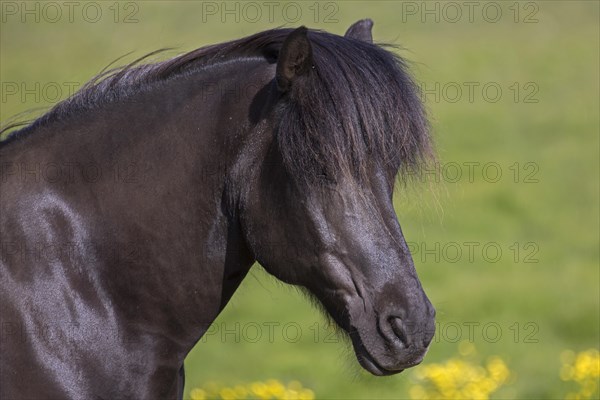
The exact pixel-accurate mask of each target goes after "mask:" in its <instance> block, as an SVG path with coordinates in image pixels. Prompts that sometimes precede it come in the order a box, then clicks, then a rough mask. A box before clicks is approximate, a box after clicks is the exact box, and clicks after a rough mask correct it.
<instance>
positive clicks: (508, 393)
mask: <svg viewBox="0 0 600 400" xmlns="http://www.w3.org/2000/svg"><path fill="white" fill-rule="evenodd" d="M3 3H6V2H3ZM29 4H33V3H29ZM82 4H83V3H82ZM98 4H101V7H102V10H103V12H104V13H106V14H105V16H103V18H102V19H101V20H100V21H99V22H97V23H88V22H86V21H84V20H83V19H82V18H81V12H79V13H77V12H76V13H75V14H74V16H75V18H74V21H73V22H69V21H68V20H67V19H66V17H64V18H62V19H61V20H60V21H58V22H56V23H49V22H47V21H44V20H43V19H42V20H41V21H40V22H39V23H36V22H35V21H33V18H31V17H29V18H28V20H27V21H26V22H25V23H22V22H21V21H20V20H19V19H18V17H14V16H12V15H6V14H3V15H2V24H1V29H0V33H1V38H0V45H1V47H0V74H1V76H0V78H1V79H0V80H1V81H2V82H3V84H4V83H6V82H16V83H18V84H19V85H20V84H21V83H22V82H25V83H26V84H28V85H29V87H31V86H33V85H34V84H35V83H36V82H39V84H40V87H42V88H43V87H47V86H44V85H48V83H50V82H56V83H58V84H59V85H62V84H63V83H64V82H80V83H83V82H85V81H87V80H88V79H89V78H90V77H91V76H93V75H94V74H96V73H97V72H99V71H100V70H101V69H102V68H103V67H104V66H105V65H106V64H108V63H109V62H111V61H112V60H114V59H116V58H117V57H119V56H121V55H123V54H126V53H128V52H130V51H135V53H134V55H132V56H129V57H128V58H126V60H132V59H133V58H134V57H135V56H139V55H143V54H145V53H146V52H149V51H152V50H154V49H156V48H161V47H170V46H176V47H178V48H179V49H180V50H181V51H184V50H191V49H193V48H196V47H200V46H203V45H206V44H212V43H217V42H220V41H223V40H228V39H234V38H238V37H241V36H244V35H248V34H252V33H255V32H257V31H260V30H263V29H266V28H270V27H275V26H281V25H286V26H297V25H300V24H306V25H307V26H309V27H313V28H321V29H326V30H328V31H331V32H334V33H338V34H343V32H344V31H345V29H346V28H347V27H348V26H349V25H350V23H352V22H354V21H355V20H357V19H360V18H364V17H371V18H373V19H374V21H375V27H374V37H375V39H376V40H377V41H380V42H388V43H395V44H399V45H402V46H403V47H404V50H402V51H401V54H402V55H403V56H405V57H406V58H408V59H410V60H411V61H412V62H413V68H414V72H415V75H416V77H417V80H418V81H419V82H422V83H423V84H424V85H425V87H426V88H429V89H431V88H433V87H435V84H436V82H439V84H440V87H443V86H444V85H446V84H448V83H452V82H455V83H458V84H459V85H461V86H462V88H463V95H462V97H460V99H459V100H458V101H456V102H452V101H449V100H452V99H451V97H453V96H454V92H451V91H450V88H449V89H448V92H447V93H446V94H447V96H443V95H442V96H441V98H440V100H439V101H436V99H435V98H434V96H433V95H428V96H427V106H428V108H429V111H430V114H431V118H432V125H433V130H434V134H435V138H436V143H437V149H438V152H439V158H440V161H441V163H442V164H444V163H446V164H447V163H457V164H459V165H462V173H463V177H462V179H460V180H459V181H458V182H456V183H453V182H449V181H448V179H442V182H440V183H434V184H433V185H427V184H422V185H416V186H414V187H411V188H408V189H400V190H399V191H398V194H397V195H396V197H395V206H396V210H397V213H398V216H399V220H400V222H401V225H402V227H403V230H404V232H405V235H406V237H407V240H408V241H410V242H413V243H419V244H420V245H419V246H420V247H419V248H418V249H416V250H417V251H415V254H414V258H415V263H416V265H417V269H418V272H419V274H420V277H421V280H422V283H423V286H424V287H425V289H426V291H427V293H428V295H429V297H430V298H431V300H432V302H433V304H434V305H435V306H436V308H437V310H438V318H437V320H438V322H439V327H440V328H441V329H440V330H439V331H438V335H437V336H436V340H435V341H434V343H433V344H432V346H431V349H430V351H429V353H428V355H427V357H426V359H425V361H424V362H425V363H432V362H438V361H443V360H446V359H447V358H449V357H452V356H454V355H455V354H456V352H457V345H458V343H457V342H456V340H458V339H461V340H469V339H473V341H474V343H475V346H476V348H477V349H478V351H479V354H480V356H481V357H482V359H484V358H485V357H487V356H491V355H500V356H502V357H503V358H504V359H505V360H506V362H507V363H508V365H509V368H510V369H511V371H512V372H513V376H512V378H511V382H510V384H509V385H507V386H505V387H503V388H502V389H501V390H500V391H498V392H497V393H496V394H495V395H494V397H495V398H518V399H523V398H562V397H564V395H565V393H566V392H567V391H568V390H569V389H571V388H572V387H571V386H570V385H569V384H567V383H564V382H561V381H560V379H559V376H558V373H559V369H560V365H561V363H560V359H559V354H560V352H561V351H562V350H564V349H573V350H583V349H586V348H590V347H596V348H597V347H598V343H599V338H600V329H599V317H598V315H599V247H598V246H599V228H598V226H599V215H598V209H599V186H598V185H599V181H600V180H599V176H598V175H599V142H598V139H599V125H598V124H599V104H598V98H599V78H598V71H599V26H598V24H599V22H598V21H599V17H600V15H599V3H598V2H596V1H540V2H535V3H532V4H534V6H537V9H538V11H537V12H536V13H535V15H534V18H536V19H537V22H533V23H524V22H523V19H524V18H525V16H526V15H527V14H529V13H530V12H532V10H535V8H532V7H534V6H528V5H527V4H528V3H520V4H518V7H519V9H520V11H521V12H520V15H519V22H515V20H514V17H515V16H514V11H513V9H511V8H510V7H513V8H514V2H512V1H511V2H498V3H497V4H499V5H500V6H501V9H502V12H503V16H502V18H501V19H500V21H498V22H496V23H490V22H487V21H485V19H484V18H483V17H482V14H481V10H482V8H483V6H484V5H485V3H478V4H479V5H478V6H477V8H476V9H475V13H474V21H473V22H470V21H469V20H468V16H467V15H463V17H462V18H461V19H460V20H459V21H458V22H456V23H451V22H448V21H445V20H444V18H443V17H444V13H443V10H444V9H443V8H442V7H444V3H440V4H439V5H438V7H440V10H441V14H440V17H441V18H440V21H439V22H436V21H435V20H434V18H433V17H432V16H429V17H427V19H426V21H424V22H423V21H421V16H419V15H417V16H408V15H406V13H403V10H404V11H406V4H404V5H403V3H402V2H394V1H372V2H358V1H344V2H337V3H334V4H335V5H337V11H336V12H335V15H334V16H333V17H334V18H336V19H337V20H338V22H324V21H323V19H324V16H325V15H324V14H325V13H326V12H327V13H328V12H330V11H332V10H334V11H335V8H332V6H329V5H327V4H326V3H320V4H318V7H319V9H320V10H321V15H319V17H318V18H317V20H316V21H315V16H314V13H313V12H312V11H311V9H310V8H309V7H311V6H312V7H314V3H313V2H298V3H297V4H299V5H300V6H301V10H302V11H303V15H302V18H301V20H300V21H299V22H297V23H287V22H286V20H285V19H283V18H282V14H281V13H280V12H276V13H275V18H274V21H273V22H269V21H268V19H267V17H266V16H263V18H261V19H260V21H259V22H256V23H253V22H249V21H244V18H241V20H240V22H239V23H236V22H235V21H233V17H228V21H227V22H226V23H223V22H221V18H220V17H219V16H217V17H209V18H207V19H206V20H205V21H203V18H202V2H197V1H179V2H177V1H175V2H166V1H148V2H138V3H136V4H137V5H138V11H137V13H136V15H135V16H134V18H136V19H137V20H138V22H137V23H132V24H125V23H122V19H123V14H121V15H120V17H119V20H120V21H121V22H119V23H115V22H114V21H113V17H114V14H109V13H110V12H111V10H109V6H111V4H113V2H100V3H98ZM220 4H221V3H217V5H219V6H220ZM240 4H242V3H240ZM259 4H260V2H259ZM278 4H280V5H283V4H284V3H278ZM413 4H414V5H416V6H417V7H419V8H421V7H425V6H427V7H430V8H433V7H436V6H435V3H434V2H428V3H427V4H426V5H425V4H424V3H422V2H414V3H413ZM458 4H462V3H458ZM529 4H531V3H529ZM118 6H119V8H120V10H121V13H125V12H126V11H131V10H132V8H128V9H125V6H126V4H125V3H121V4H119V5H118ZM229 6H230V7H235V6H234V5H231V4H230V5H229ZM31 7H34V6H31ZM403 7H404V9H403ZM526 7H528V8H526ZM477 10H479V11H477ZM450 11H452V10H450V9H446V12H447V13H450ZM462 11H463V12H465V13H466V8H463V9H462ZM453 15H454V14H446V17H447V18H446V19H448V18H452V17H453ZM403 19H404V21H403ZM463 82H478V83H479V87H478V88H477V89H476V90H475V92H474V98H473V101H472V102H471V101H469V99H468V96H467V93H466V87H465V86H464V85H463V84H462V83H463ZM488 82H496V83H497V84H498V85H499V86H500V87H501V88H502V91H503V93H502V98H501V99H499V100H498V101H497V102H494V103H492V102H488V101H485V100H484V98H483V94H482V86H483V85H484V84H486V83H488ZM515 82H517V83H518V85H519V87H520V90H521V93H520V96H519V98H518V99H517V100H518V101H515V99H514V91H512V90H511V89H510V88H509V87H510V86H511V85H512V84H514V83H515ZM528 82H533V83H534V85H536V86H535V87H537V88H538V89H539V90H538V91H537V93H536V94H535V95H533V99H536V100H538V101H537V102H536V103H525V102H523V100H524V97H525V95H526V94H527V93H529V92H530V91H531V90H526V89H525V88H524V85H525V84H526V83H528ZM5 87H6V86H3V89H4V88H5ZM529 88H530V87H529ZM489 93H492V92H491V91H490V92H489ZM20 94H21V93H19V95H10V96H9V95H7V94H6V93H3V94H2V103H1V109H0V119H1V120H2V121H3V122H6V121H7V120H8V118H9V117H11V116H13V115H15V114H17V113H20V112H22V111H25V110H29V109H32V108H36V107H47V106H49V105H50V104H49V103H48V102H47V101H45V100H44V99H43V98H41V99H39V101H37V100H38V99H35V98H34V96H32V95H29V96H27V97H26V98H25V101H22V99H21V98H20ZM492 94H493V93H492ZM64 95H66V90H65V93H64ZM64 95H63V97H64ZM37 113H38V114H39V111H38V112H37ZM33 115H36V113H35V112H34V114H33ZM467 162H479V163H480V166H479V167H476V168H475V169H474V176H473V180H472V181H471V180H470V179H468V176H466V174H467V172H468V170H467V167H466V166H465V164H464V163H467ZM489 162H494V163H497V165H499V166H500V168H501V170H502V177H501V178H500V180H499V181H498V182H496V183H491V182H488V181H487V180H486V179H484V178H486V177H487V178H490V177H492V178H493V176H492V175H493V174H491V172H493V171H492V170H488V172H490V175H489V176H488V175H486V176H485V177H484V176H483V175H482V168H481V166H482V165H483V164H485V163H489ZM515 163H518V165H519V168H518V169H519V171H520V176H519V179H518V182H515V179H514V178H515V177H514V168H513V169H511V168H510V167H511V166H512V165H514V164H515ZM526 163H534V164H531V165H534V166H535V168H536V169H535V170H533V169H527V168H530V167H526ZM527 165H530V164H527ZM532 171H533V172H534V175H533V176H532V177H533V178H534V179H535V180H537V182H525V176H526V175H527V174H528V173H531V172H532ZM488 180H489V179H488ZM451 242H452V243H458V244H459V245H460V247H461V249H462V251H463V255H462V257H461V258H460V259H459V260H457V261H456V262H451V261H452V260H451V258H453V257H454V253H453V252H451V250H452V249H451V248H449V247H447V246H449V245H448V244H449V243H451ZM465 242H477V243H479V245H478V246H477V247H476V248H475V252H474V257H473V259H470V258H469V255H468V254H467V250H468V248H467V247H466V245H465V244H464V243H465ZM423 243H424V244H425V246H427V248H429V249H434V248H435V243H439V245H440V249H443V248H444V246H446V249H447V250H448V253H446V257H444V254H443V253H442V254H441V257H440V259H439V260H436V259H435V258H436V256H435V254H429V253H426V254H423V252H422V249H423V247H422V246H423V245H422V244H423ZM486 243H496V244H497V246H499V247H500V248H501V249H502V252H503V253H502V256H501V257H500V259H499V260H498V261H497V262H489V261H486V259H485V258H484V257H483V255H482V247H483V245H484V244H486ZM513 243H518V244H519V247H520V254H519V256H518V257H517V260H515V259H514V256H515V254H514V251H513V250H511V247H510V246H511V245H512V244H513ZM528 243H533V246H537V247H529V248H527V249H526V248H524V246H525V245H527V244H528ZM535 248H537V249H538V251H537V253H536V254H535V255H534V256H533V258H534V259H537V260H538V262H537V263H527V262H524V261H525V256H526V255H527V254H528V253H530V252H531V251H532V249H535ZM492 250H493V249H492ZM438 254H439V253H438ZM488 254H491V256H493V252H492V251H491V250H490V253H488ZM237 323H239V324H240V325H239V327H240V329H239V333H240V338H239V340H237V339H236V337H235V335H234V334H232V333H229V334H226V335H225V336H224V337H223V336H222V335H221V333H222V332H221V331H222V330H223V328H226V329H229V330H230V331H235V326H236V325H235V324H237ZM270 323H274V324H275V323H278V324H279V325H278V326H274V327H273V337H272V340H270V338H269V329H268V327H267V324H270ZM528 323H531V324H530V325H526V324H528ZM215 324H216V326H217V327H218V328H219V332H217V333H211V334H209V335H207V336H206V337H205V338H204V339H203V340H202V341H201V342H200V343H199V344H198V345H197V346H196V347H195V348H194V350H193V351H192V353H191V354H190V355H189V357H188V359H187V362H186V372H187V392H188V393H189V390H190V388H192V387H195V386H199V385H202V384H203V383H206V382H209V381H216V382H219V383H222V384H226V385H233V384H236V383H243V382H250V381H254V380H265V379H268V378H275V379H280V380H282V381H288V380H292V379H298V380H300V381H301V382H302V383H303V384H304V385H305V386H308V387H310V388H312V389H313V390H314V391H315V392H316V394H317V397H318V398H353V399H366V398H394V399H398V398H406V397H407V396H408V388H409V387H410V385H411V384H412V382H413V381H412V380H411V372H405V373H403V374H400V375H397V376H393V377H387V378H374V377H370V376H368V375H367V374H366V373H364V372H363V371H361V370H360V368H359V367H358V366H357V363H356V361H355V360H354V356H353V353H352V351H351V350H350V349H349V347H348V345H347V343H345V342H343V341H340V340H336V339H335V336H334V340H333V341H331V340H325V336H326V335H327V334H328V333H329V332H330V330H328V329H327V328H326V326H325V322H324V318H322V316H321V315H320V314H319V312H318V311H317V310H315V309H314V308H313V307H312V306H311V305H310V304H309V301H307V299H305V298H303V296H302V295H300V294H299V293H298V292H297V291H295V290H292V289H290V288H289V287H287V286H285V285H283V284H280V283H278V282H277V281H275V279H274V278H271V277H270V276H268V275H267V274H266V273H265V272H264V271H262V270H261V268H260V267H259V266H255V267H253V269H252V271H251V273H250V274H249V276H248V277H247V279H246V280H245V281H244V283H243V284H242V286H241V287H240V289H239V290H238V292H237V293H236V294H235V296H234V297H233V299H232V300H231V302H230V304H229V305H228V306H227V307H226V309H225V310H224V311H223V313H222V314H221V315H220V316H219V318H218V320H217V321H216V322H215ZM286 324H288V325H286ZM290 324H295V325H290ZM314 324H317V325H318V326H319V328H318V330H317V332H319V337H318V338H316V337H315V325H314ZM468 324H471V325H472V326H474V329H473V335H472V337H470V331H469V328H468ZM486 324H487V325H486ZM515 324H516V325H515ZM257 325H258V326H260V328H261V334H262V336H261V337H260V338H259V339H258V340H251V339H254V338H255V335H256V326H257ZM284 326H286V327H287V331H285V332H284V329H283V328H284ZM457 326H458V327H459V328H460V329H459V330H458V331H457V330H456V329H455V328H456V327H457ZM484 326H487V327H488V330H487V331H484V330H483V327H484ZM297 327H300V328H301V330H302V334H301V337H300V339H299V340H298V341H294V340H286V337H287V338H288V339H294V337H295V335H296V328H297ZM494 327H500V328H501V330H502V332H501V335H500V337H499V338H498V340H497V341H493V340H490V339H493V338H494V336H496V331H495V329H494ZM534 329H535V331H534ZM517 332H518V336H516V333H517ZM284 333H286V334H287V336H285V334H284ZM530 333H533V336H531V337H529V339H533V340H534V341H535V342H531V340H526V336H527V334H530ZM486 334H487V339H486Z"/></svg>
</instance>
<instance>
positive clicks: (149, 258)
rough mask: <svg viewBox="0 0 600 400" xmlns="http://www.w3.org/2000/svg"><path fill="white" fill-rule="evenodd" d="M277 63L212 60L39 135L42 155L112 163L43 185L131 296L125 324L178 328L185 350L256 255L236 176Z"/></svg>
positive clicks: (117, 298) (110, 286)
mask: <svg viewBox="0 0 600 400" xmlns="http://www.w3.org/2000/svg"><path fill="white" fill-rule="evenodd" d="M271 69H272V68H270V67H268V65H267V64H266V63H265V62H259V61H257V60H247V61H243V60H240V61H238V62H229V63H226V64H224V65H220V66H218V68H217V67H215V68H206V69H205V70H203V71H200V72H198V73H192V74H189V75H185V76H181V77H177V78H173V79H171V80H169V81H167V82H165V83H164V84H162V85H157V88H156V89H152V90H147V91H144V92H140V93H138V94H137V95H133V96H131V97H128V98H126V99H124V100H120V101H117V102H114V103H110V104H105V105H103V106H101V107H99V108H97V109H94V110H91V111H88V112H86V113H83V114H81V115H78V116H73V117H72V118H68V119H62V120H61V121H58V122H56V123H55V124H54V125H52V124H49V125H47V126H45V127H43V128H40V129H43V130H46V131H48V132H47V134H46V135H43V134H39V135H35V134H32V138H35V136H37V137H38V138H39V143H40V145H38V146H37V147H36V148H37V150H36V151H35V152H34V151H30V152H29V156H31V159H35V158H38V162H39V160H40V159H41V160H44V161H42V162H46V163H51V162H58V163H59V165H81V166H88V169H90V167H89V166H90V165H94V166H95V169H96V170H98V171H100V174H99V176H96V177H94V178H93V179H90V178H89V177H88V179H87V181H86V180H85V179H84V180H83V181H81V180H76V181H75V182H69V184H65V183H64V182H60V183H59V184H52V185H45V186H46V187H41V188H40V190H42V191H48V190H50V191H52V192H53V195H55V196H56V195H58V196H60V197H62V198H63V200H64V201H63V203H65V204H68V205H69V208H70V210H71V211H74V212H76V213H77V214H78V215H79V218H80V220H81V221H83V225H82V224H81V223H80V226H84V227H85V229H84V232H78V233H77V234H78V235H83V236H85V237H84V238H71V239H72V240H73V239H74V240H79V239H83V240H84V241H86V242H88V243H90V244H92V248H93V250H91V251H92V252H93V255H91V254H81V255H80V256H81V259H82V260H85V259H86V258H88V259H89V258H92V259H93V260H94V262H93V264H95V265H93V266H90V268H89V271H90V273H91V274H95V275H96V277H94V278H98V279H99V281H100V282H101V283H100V285H99V289H98V290H100V291H102V292H103V293H102V294H101V297H104V298H106V297H108V298H110V299H111V302H112V303H114V304H119V312H120V313H121V316H120V317H119V318H120V319H121V320H122V321H128V322H127V323H128V324H131V325H133V326H136V327H137V328H136V329H147V330H148V331H153V332H160V333H161V335H165V336H166V337H172V338H173V341H174V342H176V343H178V344H181V345H182V347H181V351H183V352H186V351H188V350H189V349H190V348H191V346H192V345H193V344H194V343H195V342H196V341H197V340H198V338H199V337H200V336H201V335H202V334H203V333H204V332H205V331H206V329H208V327H209V325H210V323H211V322H212V321H213V320H214V318H216V316H217V315H218V313H219V312H220V311H221V310H222V309H223V307H224V306H225V305H226V303H227V302H228V300H229V298H230V297H231V295H232V294H233V292H234V291H235V289H236V288H237V287H238V285H239V283H240V282H241V280H242V279H243V277H244V276H245V274H246V272H247V271H248V269H249V268H250V266H251V264H252V263H253V261H254V260H253V257H252V255H251V254H250V252H249V251H248V250H247V248H246V246H245V242H244V239H243V237H242V235H241V233H240V229H239V223H238V221H237V220H236V217H235V215H234V213H233V212H232V210H230V209H228V203H229V202H228V201H226V199H227V198H228V197H229V195H228V193H226V192H227V190H228V184H229V185H231V184H232V183H231V182H228V179H227V176H228V173H229V170H230V169H232V168H234V166H235V165H237V164H238V161H239V158H240V157H241V156H242V153H243V152H244V146H246V139H248V135H251V133H252V131H253V129H254V128H253V127H254V126H256V124H257V118H256V116H257V115H258V114H260V112H259V111H257V110H258V109H260V106H259V105H257V101H259V100H257V97H260V96H257V94H258V93H259V92H260V91H261V90H262V91H265V90H266V89H265V87H267V86H269V85H268V82H269V81H270V79H271V77H272V71H271ZM248 77H254V78H253V79H252V80H251V82H250V81H249V79H248ZM257 107H258V108H257ZM252 108H254V109H255V110H254V111H252ZM59 130H60V132H58V131H59ZM43 137H46V139H47V140H42V138H43ZM41 146H43V147H41ZM30 147H31V146H30ZM90 170H91V169H90ZM46 183H47V182H46ZM38 184H39V183H38ZM233 184H234V185H235V182H234V183H233ZM42 186H44V185H42ZM81 221H80V222H81ZM67 222H69V221H67ZM63 234H68V233H64V232H63ZM106 250H110V251H106ZM87 251H90V250H89V249H88V250H87ZM107 253H108V255H107ZM99 296H100V295H99Z"/></svg>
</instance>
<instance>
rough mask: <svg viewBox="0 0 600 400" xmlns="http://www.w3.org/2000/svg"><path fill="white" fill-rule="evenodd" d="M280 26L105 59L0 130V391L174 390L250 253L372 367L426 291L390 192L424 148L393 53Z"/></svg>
mask: <svg viewBox="0 0 600 400" xmlns="http://www.w3.org/2000/svg"><path fill="white" fill-rule="evenodd" d="M371 26H372V22H371V21H370V20H363V21H359V22H357V23H356V24H354V25H353V26H352V27H351V28H350V29H349V30H348V32H347V33H346V35H345V36H343V37H342V36H337V35H333V34H330V33H326V32H322V31H314V30H310V31H309V30H307V29H306V28H304V27H300V28H298V29H295V30H291V29H275V30H269V31H265V32H261V33H258V34H255V35H253V36H249V37H247V38H243V39H239V40H235V41H232V42H228V43H223V44H219V45H214V46H209V47H204V48H201V49H198V50H195V51H192V52H190V53H187V54H184V55H181V56H179V57H176V58H173V59H170V60H167V61H163V62H158V63H148V64H143V63H140V62H137V63H134V64H130V65H128V66H126V67H123V68H119V69H117V70H112V71H110V72H107V73H104V74H101V75H100V76H98V77H96V78H95V79H94V80H92V81H91V82H89V83H88V84H86V85H85V87H83V88H82V89H81V90H80V91H79V92H78V93H76V94H75V95H74V96H73V97H71V98H69V99H68V100H66V101H63V102H62V103H59V104H57V105H56V106H55V107H54V108H53V109H52V110H50V111H49V112H48V113H47V114H45V115H44V116H42V117H41V118H39V119H37V120H35V121H34V122H33V123H30V124H29V125H28V126H26V127H24V128H22V129H20V130H16V131H13V132H12V134H11V135H10V136H9V137H8V139H7V140H5V141H4V142H3V143H2V144H1V145H0V159H1V167H2V171H1V172H2V175H1V179H2V181H1V185H2V186H1V199H0V211H1V214H0V215H1V217H0V222H1V232H0V233H1V239H2V243H1V244H2V247H1V253H0V274H1V276H0V279H1V291H0V318H1V321H0V322H1V324H0V326H1V329H2V332H1V333H2V336H1V341H0V344H1V347H0V355H1V358H0V368H1V369H0V377H1V382H0V383H1V384H0V397H1V398H2V399H12V398H39V397H44V398H53V399H58V398H60V399H63V398H76V399H84V398H85V399H92V398H102V399H116V398H132V397H136V398H138V397H141V398H175V397H181V396H182V391H183V382H184V374H183V361H184V358H185V357H186V354H188V352H189V351H190V350H191V349H192V347H193V346H194V344H195V343H196V342H197V341H198V340H199V339H200V337H202V335H203V334H204V332H205V331H206V330H207V328H208V327H209V325H210V324H211V322H212V321H213V320H214V319H215V318H216V317H217V315H218V314H219V312H220V311H221V310H222V309H223V307H224V306H225V305H226V304H227V302H228V301H229V299H230V297H231V296H232V294H233V292H234V291H235V290H236V288H237V287H238V285H239V284H240V282H241V281H242V279H243V278H244V276H245V275H246V274H247V272H248V270H249V268H250V267H251V266H252V264H253V263H254V262H255V261H258V262H260V263H261V265H263V266H264V268H265V269H266V270H267V271H268V272H269V273H271V274H273V275H274V276H275V277H277V278H279V279H280V280H282V281H284V282H287V283H290V284H293V285H298V286H300V287H303V288H305V289H306V290H307V291H308V292H309V293H311V294H312V295H314V296H315V297H316V298H317V299H318V300H319V302H320V303H321V304H322V305H323V307H324V308H325V310H326V311H327V313H328V314H329V315H330V316H331V317H332V319H333V320H334V321H335V322H336V323H337V324H338V325H339V326H340V327H341V328H343V330H344V331H346V332H347V333H348V334H349V337H350V339H351V341H352V344H353V346H354V350H355V353H356V356H357V358H358V361H359V362H360V364H361V365H362V366H363V367H364V368H366V369H367V370H368V371H370V372H371V373H373V374H375V375H387V374H393V373H397V372H400V371H402V370H404V369H405V368H409V367H411V366H414V365H416V364H418V363H419V362H421V360H422V359H423V356H424V355H425V353H426V351H427V348H428V345H429V343H430V341H431V338H432V336H433V333H434V332H433V331H434V309H433V307H432V305H431V303H430V302H429V300H428V299H427V297H426V295H425V293H424V291H423V289H422V287H421V284H420V282H419V280H418V278H417V274H416V272H415V268H414V265H413V261H412V259H411V255H410V253H409V250H408V248H407V244H406V242H405V240H404V238H403V235H402V231H401V229H400V226H399V224H398V221H397V219H396V215H395V212H394V209H393V206H392V193H393V191H394V185H395V181H396V177H397V176H407V175H409V174H410V173H412V171H417V170H418V169H419V166H420V165H423V162H427V159H428V158H429V157H430V155H431V150H430V147H431V146H430V140H429V133H428V129H427V121H426V117H425V113H424V110H423V105H422V103H421V101H420V99H419V96H418V93H417V89H416V86H415V85H414V84H413V81H412V80H411V78H410V76H409V75H408V73H407V69H406V65H405V63H404V62H403V61H402V60H401V59H400V58H398V57H397V56H395V55H394V54H392V53H391V52H389V51H387V50H385V49H384V48H382V47H380V46H377V45H374V44H373V43H372V39H371Z"/></svg>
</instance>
